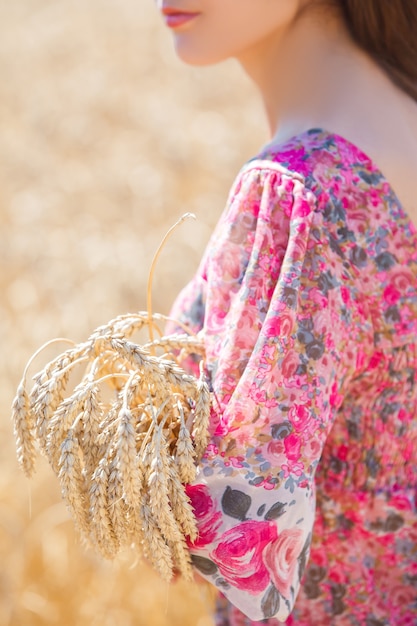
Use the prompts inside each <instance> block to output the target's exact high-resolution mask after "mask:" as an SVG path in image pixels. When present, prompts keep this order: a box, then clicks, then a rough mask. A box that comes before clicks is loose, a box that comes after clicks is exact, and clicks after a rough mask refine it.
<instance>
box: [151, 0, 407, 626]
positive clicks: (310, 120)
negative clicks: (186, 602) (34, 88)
mask: <svg viewBox="0 0 417 626" xmlns="http://www.w3.org/2000/svg"><path fill="white" fill-rule="evenodd" d="M158 4H159V8H160V9H161V11H162V15H163V17H164V19H165V21H166V24H167V25H168V26H169V27H170V28H171V30H172V34H173V38H174V43H175V48H176V51H177V53H178V55H179V56H180V58H181V59H183V60H184V61H185V62H187V63H191V64H196V65H204V64H209V63H215V62H218V61H221V60H223V59H226V58H228V57H234V58H236V59H237V60H238V61H239V62H240V64H241V65H242V67H243V68H244V70H245V71H246V72H247V73H248V75H249V76H250V77H251V78H252V79H253V81H254V83H255V85H256V86H257V88H258V89H259V90H260V93H261V95H262V98H263V101H264V105H265V110H266V113H267V116H268V120H269V125H270V132H271V138H272V139H271V142H270V143H269V144H268V145H267V146H265V147H264V148H263V149H262V150H261V151H260V152H259V154H258V155H257V156H256V157H255V158H253V159H252V160H251V161H250V162H249V163H247V164H246V165H244V167H243V168H242V170H241V172H240V173H239V175H238V176H237V179H236V181H235V183H234V185H233V187H232V189H231V192H230V196H229V200H228V203H227V208H226V211H225V212H224V214H223V216H222V218H221V220H220V223H219V224H218V226H217V229H216V231H215V233H214V235H213V237H212V239H211V242H210V244H209V246H208V248H207V250H206V253H205V255H204V258H203V260H202V262H201V266H200V269H199V271H198V273H197V275H196V277H195V278H194V280H193V281H192V282H191V283H190V284H189V285H188V287H186V289H185V290H184V291H183V292H182V294H181V295H180V297H179V298H178V301H177V303H176V305H175V307H174V313H173V314H174V315H175V316H176V317H177V319H178V318H181V320H182V321H185V322H187V323H188V324H189V325H191V326H192V327H193V329H194V330H195V331H197V330H200V329H202V328H203V329H204V337H205V343H206V366H207V376H208V378H209V380H210V382H211V385H212V388H213V392H214V397H215V405H214V408H213V415H212V424H211V433H212V437H211V441H210V444H209V446H208V448H207V451H206V454H205V457H204V459H203V461H202V464H201V467H200V473H199V478H198V481H197V483H196V484H193V485H190V486H189V487H188V493H189V495H190V497H191V499H192V502H193V506H194V510H195V513H196V516H197V519H198V524H199V532H200V534H199V537H198V539H197V541H196V542H195V543H194V544H193V545H191V550H192V554H193V562H194V565H195V567H196V569H197V570H198V571H199V572H200V573H201V574H202V575H203V576H204V577H205V578H206V579H207V580H209V581H210V582H211V583H213V584H214V585H216V586H217V588H218V589H219V590H220V592H221V596H220V599H219V602H218V611H217V624H221V625H223V626H225V625H228V624H230V625H232V626H234V625H237V624H239V625H241V624H253V623H257V620H258V621H261V622H262V623H267V624H277V623H279V622H284V623H286V624H297V625H298V626H307V625H308V626H313V625H317V626H318V625H320V626H323V625H327V624H335V625H349V626H363V625H366V626H382V625H388V624H389V625H390V626H393V625H396V626H397V625H401V626H404V625H406V624H407V625H410V626H411V625H412V624H413V625H414V624H416V623H417V501H416V499H417V494H416V470H417V415H416V407H417V386H416V385H415V380H416V372H417V339H416V338H417V230H416V226H415V225H416V224H417V200H416V199H417V176H416V173H417V102H416V100H417V38H416V36H415V33H416V32H417V3H416V2H415V0H390V1H389V2H388V0H340V1H337V0H333V1H327V2H320V1H318V0H159V2H158ZM251 620H255V621H251ZM263 620H266V621H263ZM277 620H278V621H277Z"/></svg>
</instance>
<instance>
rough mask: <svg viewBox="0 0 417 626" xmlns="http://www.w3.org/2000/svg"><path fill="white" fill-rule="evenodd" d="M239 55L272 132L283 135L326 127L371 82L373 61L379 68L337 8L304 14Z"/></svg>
mask: <svg viewBox="0 0 417 626" xmlns="http://www.w3.org/2000/svg"><path fill="white" fill-rule="evenodd" d="M238 61H239V62H240V64H241V65H242V67H243V68H244V70H245V72H246V73H247V74H248V75H249V77H250V78H251V79H252V80H253V82H254V83H255V84H256V86H257V87H258V89H259V91H260V93H261V96H262V99H263V102H264V107H265V110H266V113H267V117H268V122H269V127H270V133H271V137H274V139H275V140H278V141H280V140H285V139H287V138H289V137H290V136H292V135H294V134H297V133H298V132H302V131H303V130H307V129H308V128H311V127H317V126H320V127H325V126H326V125H327V124H328V123H329V122H328V120H331V119H332V118H333V117H334V115H335V112H336V111H340V110H341V111H343V110H346V105H347V104H348V103H351V104H353V106H354V103H353V99H355V98H356V99H360V97H361V89H363V88H365V89H366V88H367V87H366V82H367V80H369V76H368V75H367V74H368V73H369V69H370V67H372V69H373V71H374V72H375V64H374V63H373V62H372V61H371V60H370V59H368V57H367V56H366V55H365V54H364V53H363V52H362V51H360V50H359V49H358V47H357V46H356V45H355V44H354V43H353V42H352V41H351V39H350V37H349V35H348V33H347V32H346V29H345V27H344V24H343V22H342V20H341V19H340V18H339V16H338V15H337V14H335V13H333V12H327V13H326V14H321V15H318V14H315V13H314V12H313V11H311V12H306V13H305V14H302V15H301V16H299V18H298V19H296V20H295V21H294V22H293V23H292V24H291V25H290V26H289V27H288V28H287V30H286V32H285V33H280V34H279V36H273V37H271V38H270V39H268V40H265V41H263V42H261V43H260V44H257V46H256V48H254V49H250V50H247V51H245V53H244V54H242V55H241V56H240V57H239V59H238ZM368 89H369V87H368ZM362 95H363V92H362Z"/></svg>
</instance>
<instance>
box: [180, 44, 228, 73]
mask: <svg viewBox="0 0 417 626" xmlns="http://www.w3.org/2000/svg"><path fill="white" fill-rule="evenodd" d="M174 47H175V52H176V54H177V56H178V58H179V59H180V60H181V61H183V63H186V64H187V65H192V66H195V67H204V66H207V65H216V64H217V63H221V62H222V61H226V59H228V58H229V57H230V56H232V55H228V54H221V53H220V52H219V50H216V51H214V50H211V51H209V50H204V49H202V48H201V46H198V45H196V46H194V45H192V44H191V43H190V42H186V41H181V40H180V39H179V38H178V39H176V40H175V41H174Z"/></svg>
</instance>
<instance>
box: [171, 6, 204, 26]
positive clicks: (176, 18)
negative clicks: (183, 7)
mask: <svg viewBox="0 0 417 626" xmlns="http://www.w3.org/2000/svg"><path fill="white" fill-rule="evenodd" d="M162 14H163V16H164V19H165V24H166V25H167V26H168V28H179V27H180V26H184V25H185V24H188V22H191V21H192V20H194V19H195V18H196V17H198V15H200V14H199V13H193V12H191V11H189V12H186V11H180V10H177V9H174V8H171V7H164V8H163V9H162Z"/></svg>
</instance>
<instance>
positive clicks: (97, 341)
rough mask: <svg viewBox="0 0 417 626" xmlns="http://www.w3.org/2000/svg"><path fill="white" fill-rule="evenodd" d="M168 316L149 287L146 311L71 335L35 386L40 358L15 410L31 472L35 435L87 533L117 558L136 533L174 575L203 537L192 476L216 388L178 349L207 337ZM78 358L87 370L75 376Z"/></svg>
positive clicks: (196, 349) (193, 349)
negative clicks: (144, 338)
mask: <svg viewBox="0 0 417 626" xmlns="http://www.w3.org/2000/svg"><path fill="white" fill-rule="evenodd" d="M171 230H172V229H171ZM154 261H155V259H154ZM151 274H152V270H151ZM148 293H149V290H148ZM164 319H166V318H164V316H162V315H158V314H152V312H151V306H150V300H149V299H148V311H147V312H145V313H138V314H128V315H123V316H120V317H117V318H116V319H114V320H112V321H111V322H109V323H108V324H106V325H105V326H101V327H100V328H98V329H97V330H95V331H94V333H93V334H92V335H91V336H90V337H89V339H88V340H87V341H86V342H83V343H80V344H77V345H75V344H74V343H73V342H71V344H72V346H71V347H70V348H69V349H68V350H67V351H65V352H64V353H63V354H61V355H60V356H58V357H57V358H55V359H54V360H52V361H51V362H50V363H48V364H47V365H46V367H44V369H43V370H42V371H41V372H39V373H38V374H37V375H36V376H35V377H34V386H33V389H32V390H31V392H30V394H28V392H27V391H26V377H27V371H28V367H29V365H30V363H31V362H32V359H31V361H30V362H29V364H28V367H27V368H26V370H25V374H24V376H23V379H22V382H21V383H20V385H19V388H18V391H17V396H16V398H15V400H14V403H13V418H14V430H15V436H16V443H17V453H18V459H19V463H20V465H21V467H22V468H23V470H24V471H25V473H26V474H27V475H28V476H31V475H32V473H33V470H34V460H35V443H36V442H37V443H38V445H39V448H40V450H41V452H42V453H43V454H44V455H45V456H46V457H47V459H48V461H49V463H50V465H51V467H52V469H53V470H54V472H55V474H56V475H57V476H58V478H59V481H60V483H61V489H62V495H63V498H64V499H65V501H66V503H67V505H68V507H69V509H70V512H71V514H72V517H73V519H74V521H75V523H76V525H77V527H78V529H79V531H80V533H81V534H82V536H83V537H84V538H85V539H86V540H87V541H88V542H89V543H90V544H92V545H93V546H94V547H96V548H97V549H98V550H99V551H100V553H101V554H103V555H104V556H105V557H108V558H112V557H114V556H115V555H116V554H117V552H118V551H119V550H120V548H122V547H124V546H126V545H131V544H134V545H135V546H137V548H138V549H139V551H140V552H141V553H142V554H143V555H144V556H145V557H146V558H147V559H148V560H149V561H150V562H151V563H152V564H153V566H154V567H155V569H156V570H157V571H158V572H159V573H160V574H161V575H162V576H163V577H164V578H165V579H167V580H170V579H171V577H172V575H173V571H174V570H178V571H179V572H181V573H182V574H183V575H184V576H185V577H187V578H189V577H191V566H190V555H189V551H188V548H187V543H186V538H187V537H188V538H189V539H190V540H191V541H192V540H194V539H195V538H196V536H197V529H196V524H195V518H194V515H193V510H192V507H191V504H190V501H189V499H188V497H187V494H186V492H185V489H184V485H185V484H187V483H190V482H191V481H193V480H194V478H195V475H196V463H197V462H198V460H199V458H200V457H201V455H202V453H203V451H204V449H205V447H206V445H207V427H208V421H209V413H210V393H209V389H208V386H207V384H206V383H205V382H204V380H203V376H202V375H201V376H200V378H199V379H197V378H196V377H194V376H191V375H188V374H186V373H185V371H184V370H183V369H181V367H180V366H179V365H178V358H177V356H176V355H178V354H179V356H180V358H181V359H182V358H183V357H185V356H187V355H189V354H191V353H193V354H197V355H200V356H202V355H203V343H202V340H201V337H199V336H195V335H192V334H187V333H186V334H182V335H170V336H166V337H164V336H162V333H161V332H160V331H159V329H158V323H159V322H161V321H163V320H164ZM144 326H147V327H148V329H149V334H150V341H149V342H148V343H147V344H144V345H142V346H140V345H138V344H137V343H134V342H132V341H131V338H132V335H133V334H134V333H135V332H136V331H138V330H140V329H141V328H142V327H144ZM155 328H156V329H157V330H158V332H159V338H157V339H154V336H153V332H154V330H155ZM54 341H68V340H54ZM49 343H52V342H49ZM47 345H49V344H47ZM38 353H39V351H38V352H37V353H36V354H35V355H34V357H35V356H37V354H38ZM157 353H158V355H157ZM34 357H33V358H34ZM80 370H81V376H80V382H79V383H78V384H77V385H75V386H74V384H73V382H71V385H70V375H71V374H72V376H71V379H73V378H74V377H75V376H76V375H77V373H80ZM201 371H202V370H201ZM70 387H71V390H70V391H69V392H68V393H66V390H67V389H68V388H70ZM109 390H110V393H109Z"/></svg>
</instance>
